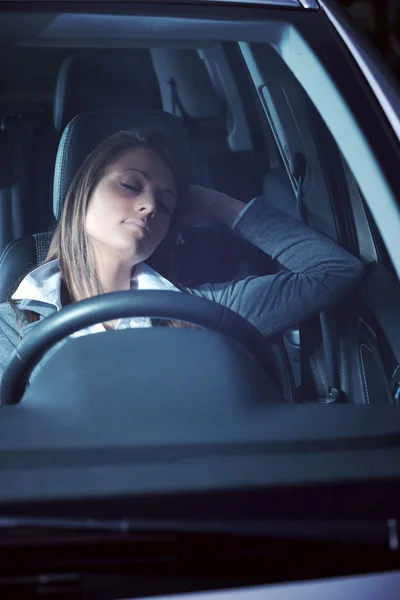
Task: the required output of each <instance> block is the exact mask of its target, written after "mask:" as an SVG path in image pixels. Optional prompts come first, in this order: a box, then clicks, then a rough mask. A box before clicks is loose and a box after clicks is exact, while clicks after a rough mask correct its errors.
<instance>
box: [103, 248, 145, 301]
mask: <svg viewBox="0 0 400 600" xmlns="http://www.w3.org/2000/svg"><path fill="white" fill-rule="evenodd" d="M94 263H95V265H96V272H97V276H98V278H99V281H100V285H101V289H102V291H103V292H104V293H105V294H107V293H110V292H120V291H124V290H129V289H130V287H131V278H132V271H133V269H134V267H135V264H136V263H135V261H134V260H132V257H131V256H130V257H121V256H119V255H115V254H113V253H106V252H98V251H97V252H96V250H95V252H94Z"/></svg>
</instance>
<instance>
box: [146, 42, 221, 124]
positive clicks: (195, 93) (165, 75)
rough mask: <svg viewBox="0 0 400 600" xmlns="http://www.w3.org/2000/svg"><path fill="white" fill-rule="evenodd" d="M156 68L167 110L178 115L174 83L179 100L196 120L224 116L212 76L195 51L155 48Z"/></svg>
mask: <svg viewBox="0 0 400 600" xmlns="http://www.w3.org/2000/svg"><path fill="white" fill-rule="evenodd" d="M150 53H151V58H152V59H153V64H154V69H155V72H156V74H157V78H158V81H159V83H160V89H161V95H162V100H163V107H164V110H168V111H169V112H171V113H172V114H176V113H175V110H174V108H175V107H174V104H175V102H176V100H177V99H176V98H175V99H174V97H173V93H172V88H171V84H172V82H174V83H175V86H176V94H177V95H178V98H179V102H180V103H181V104H182V108H183V109H184V110H185V112H186V113H187V115H188V116H189V117H192V118H193V119H215V118H220V117H221V115H223V106H222V104H221V101H220V99H218V97H217V95H216V91H215V89H214V86H213V82H212V79H211V77H210V74H209V72H208V70H207V67H206V64H205V62H204V60H202V59H201V58H200V56H199V54H198V53H197V51H196V50H186V49H185V50H183V49H181V50H175V49H173V48H152V49H151V50H150Z"/></svg>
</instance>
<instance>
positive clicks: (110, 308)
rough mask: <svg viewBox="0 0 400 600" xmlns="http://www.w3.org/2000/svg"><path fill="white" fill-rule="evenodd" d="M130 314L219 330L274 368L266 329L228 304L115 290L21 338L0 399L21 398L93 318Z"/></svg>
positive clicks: (5, 401)
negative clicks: (40, 369) (48, 360)
mask: <svg viewBox="0 0 400 600" xmlns="http://www.w3.org/2000/svg"><path fill="white" fill-rule="evenodd" d="M126 317H152V318H161V319H172V320H177V321H184V322H187V323H191V324H193V325H197V326H198V327H201V328H205V329H209V330H212V331H218V332H219V333H222V334H223V335H226V336H227V337H230V338H231V339H233V340H234V341H236V342H238V343H239V344H240V345H242V346H244V347H245V348H247V349H248V350H249V351H250V352H251V354H252V355H253V356H254V357H256V358H257V359H258V360H259V361H261V363H262V365H263V367H264V369H266V370H268V371H269V370H270V369H271V364H270V362H269V361H268V362H267V360H266V356H265V339H264V337H263V336H262V334H261V333H260V332H259V331H258V329H256V327H254V326H253V325H251V324H250V323H249V322H248V321H246V320H245V319H244V318H243V317H241V316H240V315H238V314H237V313H235V312H233V311H232V310H230V309H229V308H226V307H224V306H221V305H220V304H217V303H215V302H211V301H210V300H206V299H205V298H199V297H197V296H192V295H190V294H179V293H177V292H172V291H170V292H167V291H161V290H157V291H136V292H135V293H132V292H131V291H126V292H113V293H111V294H102V295H100V296H95V297H94V298H89V299H87V300H82V301H81V302H77V303H76V304H71V305H69V306H67V307H65V308H63V309H62V310H61V311H60V312H57V313H55V314H53V315H51V316H50V317H47V318H46V319H44V320H43V321H41V322H40V323H38V324H37V326H36V327H34V329H33V330H32V331H31V332H30V333H29V334H28V335H27V336H26V337H25V338H23V339H22V340H21V342H20V343H19V345H18V347H17V348H16V349H15V350H14V352H13V354H12V357H11V361H10V363H9V364H8V366H7V368H6V370H5V371H4V374H3V378H2V381H1V386H0V404H1V405H6V404H17V403H18V402H19V401H20V400H21V398H22V396H23V394H24V392H25V388H26V386H27V383H28V380H29V376H30V374H31V373H32V370H33V369H34V367H35V366H36V365H37V363H38V362H39V361H40V359H41V358H42V356H43V355H44V354H45V352H47V351H48V350H49V349H50V348H51V347H52V346H54V345H55V344H56V343H57V342H60V341H61V340H63V339H64V338H66V337H68V336H69V335H71V334H72V333H75V332H76V331H79V330H81V329H84V328H85V327H88V326H90V325H94V324H95V323H103V322H106V321H110V320H112V319H117V318H126Z"/></svg>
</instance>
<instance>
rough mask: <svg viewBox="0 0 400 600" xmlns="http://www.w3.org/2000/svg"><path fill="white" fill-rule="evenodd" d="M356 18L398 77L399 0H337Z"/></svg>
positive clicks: (399, 63)
mask: <svg viewBox="0 0 400 600" xmlns="http://www.w3.org/2000/svg"><path fill="white" fill-rule="evenodd" d="M337 1H338V2H339V4H341V5H342V6H344V7H345V8H346V9H347V10H348V12H349V13H350V14H351V15H352V17H354V19H356V20H357V22H358V24H359V26H361V27H362V28H363V29H364V31H365V32H366V33H367V34H368V36H369V37H370V39H371V40H372V41H373V42H374V44H375V45H376V47H377V48H378V49H379V51H380V52H381V54H382V55H383V56H384V58H385V60H386V62H387V63H388V64H389V65H390V66H391V67H392V69H393V70H394V72H395V73H396V75H397V77H398V78H400V0H337Z"/></svg>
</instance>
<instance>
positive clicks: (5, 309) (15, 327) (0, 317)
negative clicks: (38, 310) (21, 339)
mask: <svg viewBox="0 0 400 600" xmlns="http://www.w3.org/2000/svg"><path fill="white" fill-rule="evenodd" d="M25 322H26V316H25V314H24V312H23V311H22V310H20V309H19V307H18V304H11V303H10V302H2V303H1V304H0V329H1V331H3V333H6V334H7V333H9V332H10V331H13V332H15V333H17V332H18V331H19V330H20V329H21V326H23V325H24V324H25Z"/></svg>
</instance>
